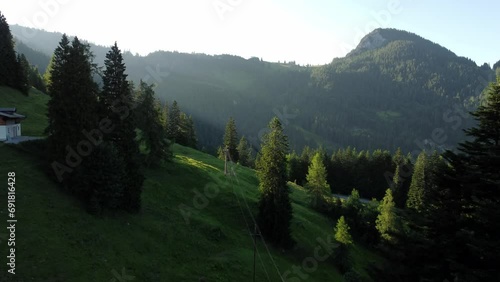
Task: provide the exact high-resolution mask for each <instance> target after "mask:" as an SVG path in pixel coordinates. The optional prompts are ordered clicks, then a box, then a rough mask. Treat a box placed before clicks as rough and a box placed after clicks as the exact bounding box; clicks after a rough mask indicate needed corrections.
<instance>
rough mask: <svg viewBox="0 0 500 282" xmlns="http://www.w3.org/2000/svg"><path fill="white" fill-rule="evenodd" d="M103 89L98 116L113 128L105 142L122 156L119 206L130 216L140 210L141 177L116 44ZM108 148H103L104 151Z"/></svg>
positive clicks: (108, 59)
mask: <svg viewBox="0 0 500 282" xmlns="http://www.w3.org/2000/svg"><path fill="white" fill-rule="evenodd" d="M104 65H105V67H106V68H105V70H104V76H103V89H102V92H101V94H100V100H99V103H100V108H101V110H102V111H103V112H102V113H101V116H102V117H103V118H105V119H108V120H109V121H110V122H111V124H113V130H112V131H111V132H109V133H107V134H106V135H104V139H105V140H106V141H109V142H112V144H113V145H114V146H115V147H116V152H117V155H120V156H122V157H121V161H122V162H123V165H122V166H123V178H122V179H121V181H122V185H121V187H119V188H118V189H122V190H123V191H122V198H121V199H120V200H121V202H120V204H121V206H122V207H123V208H124V209H126V210H128V211H131V212H137V211H139V210H140V207H141V191H142V184H143V181H144V176H143V175H142V173H141V172H140V152H139V144H138V143H137V141H136V132H135V128H136V122H135V120H134V115H132V109H133V107H134V105H133V101H132V89H131V88H130V85H129V83H128V81H127V74H126V73H125V71H126V67H125V64H124V62H123V56H122V53H121V51H120V49H119V48H118V45H117V44H116V42H115V44H114V45H113V46H112V47H111V50H110V51H109V52H108V53H107V54H106V60H105V61H104ZM106 148H107V147H104V148H103V150H105V149H106Z"/></svg>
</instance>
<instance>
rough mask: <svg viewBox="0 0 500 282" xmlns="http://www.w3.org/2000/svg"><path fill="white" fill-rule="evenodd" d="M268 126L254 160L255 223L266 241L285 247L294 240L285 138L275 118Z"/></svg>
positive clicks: (289, 245) (290, 244)
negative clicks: (258, 195) (256, 199)
mask: <svg viewBox="0 0 500 282" xmlns="http://www.w3.org/2000/svg"><path fill="white" fill-rule="evenodd" d="M269 129H270V132H269V133H267V134H265V135H264V137H263V142H262V148H261V152H260V156H259V158H258V160H257V163H256V167H257V176H258V178H259V190H260V199H259V213H258V215H257V224H258V226H259V229H260V231H261V233H262V235H263V236H264V238H266V240H268V241H270V242H272V243H273V244H275V245H277V246H281V247H284V248H289V247H291V246H293V245H294V242H293V239H292V237H291V234H290V232H291V231H290V222H291V220H292V205H291V202H290V197H289V193H290V192H289V188H288V187H287V183H286V154H287V151H288V140H287V136H286V135H285V134H284V133H283V127H282V126H281V122H280V121H279V119H278V118H276V117H275V118H273V119H272V120H271V122H270V123H269Z"/></svg>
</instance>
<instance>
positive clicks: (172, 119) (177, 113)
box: [167, 101, 181, 143]
mask: <svg viewBox="0 0 500 282" xmlns="http://www.w3.org/2000/svg"><path fill="white" fill-rule="evenodd" d="M180 126H181V110H180V109H179V105H178V104H177V101H174V102H173V103H172V106H171V107H170V108H169V112H168V119H167V137H168V139H170V141H172V142H173V143H177V142H178V141H177V139H179V138H180V132H181V129H180Z"/></svg>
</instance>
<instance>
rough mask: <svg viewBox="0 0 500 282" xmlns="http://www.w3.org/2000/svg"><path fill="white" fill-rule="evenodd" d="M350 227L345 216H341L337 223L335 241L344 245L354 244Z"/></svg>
mask: <svg viewBox="0 0 500 282" xmlns="http://www.w3.org/2000/svg"><path fill="white" fill-rule="evenodd" d="M350 229H351V228H349V226H348V225H347V223H346V221H345V218H344V216H341V217H340V218H339V220H338V221H337V226H336V228H335V240H337V242H339V243H341V244H343V245H350V244H352V242H353V241H352V237H351V234H350V233H349V230H350Z"/></svg>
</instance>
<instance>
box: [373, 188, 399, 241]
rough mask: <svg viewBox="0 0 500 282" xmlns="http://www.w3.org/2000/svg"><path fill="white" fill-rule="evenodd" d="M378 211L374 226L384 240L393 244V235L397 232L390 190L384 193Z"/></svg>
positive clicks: (394, 209)
mask: <svg viewBox="0 0 500 282" xmlns="http://www.w3.org/2000/svg"><path fill="white" fill-rule="evenodd" d="M378 210H379V215H378V217H377V220H376V225H375V226H376V228H377V230H378V231H379V233H380V236H381V237H382V238H383V239H384V240H386V241H387V242H394V236H393V234H394V233H395V232H396V231H397V225H396V224H397V215H396V208H395V204H394V199H393V197H392V190H391V189H387V190H386V191H385V196H384V199H383V200H382V202H381V203H380V205H379V207H378Z"/></svg>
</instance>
